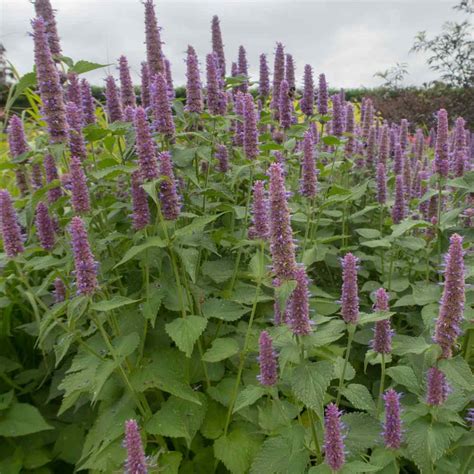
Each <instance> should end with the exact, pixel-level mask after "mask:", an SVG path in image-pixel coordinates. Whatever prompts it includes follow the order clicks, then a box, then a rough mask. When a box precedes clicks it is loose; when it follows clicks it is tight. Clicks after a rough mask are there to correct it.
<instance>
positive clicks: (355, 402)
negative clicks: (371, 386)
mask: <svg viewBox="0 0 474 474" xmlns="http://www.w3.org/2000/svg"><path fill="white" fill-rule="evenodd" d="M342 394H343V395H344V396H345V397H346V398H347V399H348V400H349V401H350V402H351V403H352V406H353V407H354V408H357V409H359V410H365V411H375V402H374V400H373V398H372V395H371V394H370V392H369V390H368V389H367V387H366V386H365V385H360V384H355V383H353V384H350V385H348V386H347V387H346V388H345V389H344V390H343V391H342Z"/></svg>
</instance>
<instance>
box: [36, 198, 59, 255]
mask: <svg viewBox="0 0 474 474" xmlns="http://www.w3.org/2000/svg"><path fill="white" fill-rule="evenodd" d="M36 231H37V232H38V239H39V241H40V243H41V247H43V248H44V249H45V250H47V251H48V252H49V251H50V250H52V249H53V248H54V243H55V238H54V226H53V221H52V220H51V217H50V216H49V213H48V208H47V207H46V205H45V204H44V203H42V202H40V203H39V204H38V205H37V206H36Z"/></svg>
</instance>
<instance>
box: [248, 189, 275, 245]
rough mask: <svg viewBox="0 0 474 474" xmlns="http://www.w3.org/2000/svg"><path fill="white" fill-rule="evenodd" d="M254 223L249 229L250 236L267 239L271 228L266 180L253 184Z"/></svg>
mask: <svg viewBox="0 0 474 474" xmlns="http://www.w3.org/2000/svg"><path fill="white" fill-rule="evenodd" d="M252 223H253V225H252V227H251V228H250V229H249V237H250V238H251V239H262V240H267V239H268V235H269V232H270V229H269V222H268V200H267V198H266V195H265V183H264V181H255V184H254V185H253V205H252Z"/></svg>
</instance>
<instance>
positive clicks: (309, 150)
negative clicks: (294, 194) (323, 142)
mask: <svg viewBox="0 0 474 474" xmlns="http://www.w3.org/2000/svg"><path fill="white" fill-rule="evenodd" d="M317 191H318V178H317V171H316V161H315V159H314V141H313V134H312V133H311V131H309V130H308V131H306V132H305V134H304V141H303V163H302V165H301V181H300V193H301V194H302V195H303V196H305V197H307V198H314V197H315V196H316V193H317Z"/></svg>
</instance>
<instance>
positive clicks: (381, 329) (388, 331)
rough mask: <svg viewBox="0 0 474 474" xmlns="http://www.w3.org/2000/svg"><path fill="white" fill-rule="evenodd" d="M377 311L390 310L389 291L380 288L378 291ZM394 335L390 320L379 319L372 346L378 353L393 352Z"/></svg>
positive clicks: (375, 307) (376, 293)
mask: <svg viewBox="0 0 474 474" xmlns="http://www.w3.org/2000/svg"><path fill="white" fill-rule="evenodd" d="M375 295H376V301H375V306H374V309H375V311H388V310H389V307H388V293H387V292H386V291H385V290H384V289H383V288H379V289H378V290H377V291H376V292H375ZM392 336H393V331H392V328H391V325H390V320H389V319H385V320H383V321H377V322H376V323H375V332H374V340H373V341H372V348H373V350H374V352H377V353H378V354H390V352H392Z"/></svg>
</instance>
